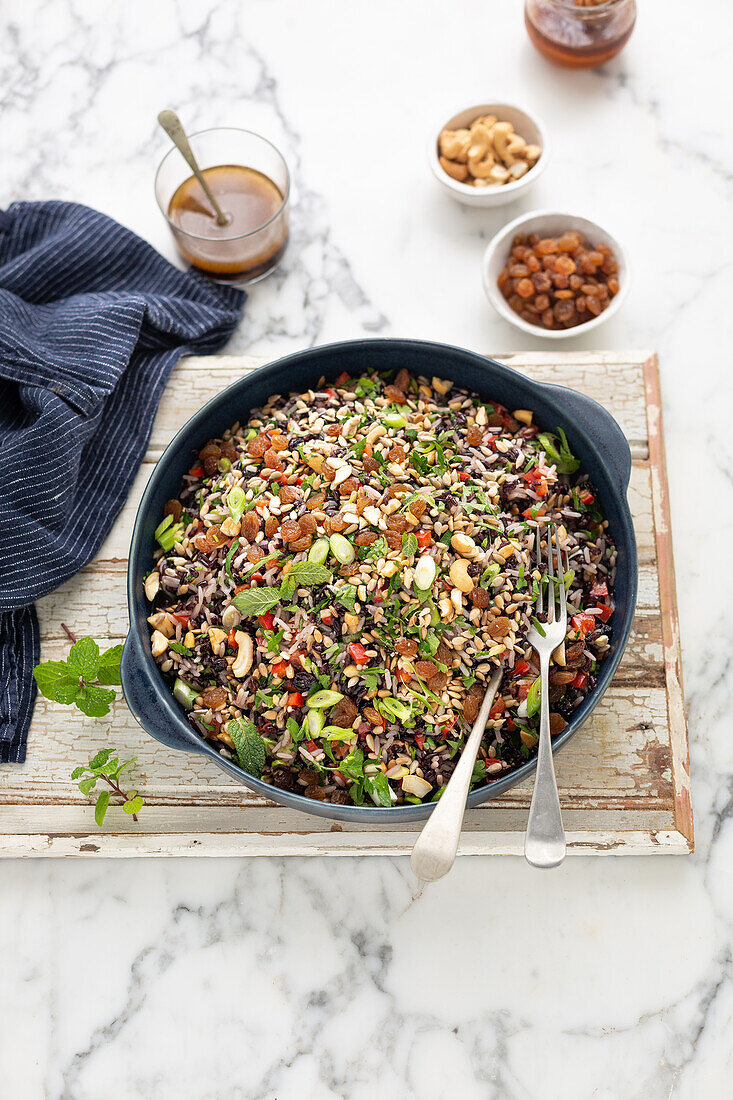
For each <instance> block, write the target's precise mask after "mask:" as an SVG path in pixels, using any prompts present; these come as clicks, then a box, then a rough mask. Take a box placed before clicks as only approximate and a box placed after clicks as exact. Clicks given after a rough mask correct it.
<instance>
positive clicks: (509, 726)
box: [506, 718, 517, 732]
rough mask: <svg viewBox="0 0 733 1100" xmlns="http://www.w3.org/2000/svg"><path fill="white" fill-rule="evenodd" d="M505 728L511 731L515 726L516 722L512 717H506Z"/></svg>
mask: <svg viewBox="0 0 733 1100" xmlns="http://www.w3.org/2000/svg"><path fill="white" fill-rule="evenodd" d="M506 728H507V729H508V730H509V731H510V732H511V730H515V729H516V728H517V723H516V722H515V721H514V720H513V719H512V718H507V719H506Z"/></svg>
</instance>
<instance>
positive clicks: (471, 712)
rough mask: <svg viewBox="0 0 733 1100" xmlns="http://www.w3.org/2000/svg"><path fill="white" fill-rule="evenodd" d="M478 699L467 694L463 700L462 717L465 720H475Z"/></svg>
mask: <svg viewBox="0 0 733 1100" xmlns="http://www.w3.org/2000/svg"><path fill="white" fill-rule="evenodd" d="M480 705H481V704H480V703H479V700H478V699H477V697H476V696H475V695H467V696H466V698H465V699H464V700H463V717H464V718H465V720H466V721H467V722H475V721H476V718H477V716H478V712H479V709H480Z"/></svg>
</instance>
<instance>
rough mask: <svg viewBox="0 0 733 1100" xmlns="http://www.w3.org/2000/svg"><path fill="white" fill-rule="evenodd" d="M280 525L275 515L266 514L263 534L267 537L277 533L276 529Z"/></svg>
mask: <svg viewBox="0 0 733 1100" xmlns="http://www.w3.org/2000/svg"><path fill="white" fill-rule="evenodd" d="M279 526H280V520H279V519H278V518H277V516H268V517H267V519H266V520H265V534H266V535H267V537H268V538H272V536H273V535H276V534H277V529H278V527H279Z"/></svg>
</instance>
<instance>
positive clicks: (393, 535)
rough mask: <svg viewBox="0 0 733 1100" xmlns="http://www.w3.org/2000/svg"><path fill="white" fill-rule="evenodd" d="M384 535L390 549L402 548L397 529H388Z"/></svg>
mask: <svg viewBox="0 0 733 1100" xmlns="http://www.w3.org/2000/svg"><path fill="white" fill-rule="evenodd" d="M384 537H385V539H386V542H387V546H389V548H390V550H401V549H402V535H401V534H400V532H399V531H388V532H387V534H386V535H385V536H384Z"/></svg>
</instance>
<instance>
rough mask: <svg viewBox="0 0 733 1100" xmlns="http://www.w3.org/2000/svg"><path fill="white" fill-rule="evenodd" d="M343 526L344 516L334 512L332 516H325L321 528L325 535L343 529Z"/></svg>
mask: <svg viewBox="0 0 733 1100" xmlns="http://www.w3.org/2000/svg"><path fill="white" fill-rule="evenodd" d="M345 526H346V524H345V523H344V517H343V516H342V515H341V513H340V512H336V513H335V514H334V515H333V516H326V518H325V519H324V521H323V530H324V531H325V533H326V534H327V535H333V534H334V532H338V531H343V529H344V527H345Z"/></svg>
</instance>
